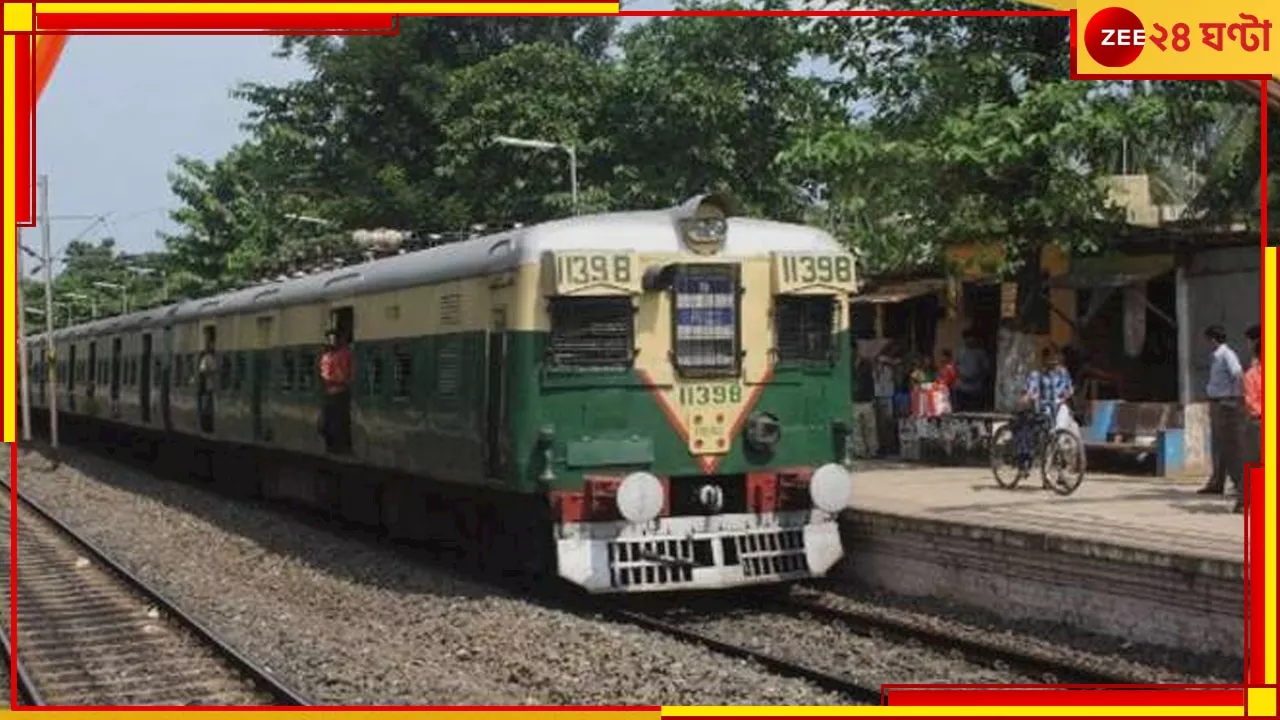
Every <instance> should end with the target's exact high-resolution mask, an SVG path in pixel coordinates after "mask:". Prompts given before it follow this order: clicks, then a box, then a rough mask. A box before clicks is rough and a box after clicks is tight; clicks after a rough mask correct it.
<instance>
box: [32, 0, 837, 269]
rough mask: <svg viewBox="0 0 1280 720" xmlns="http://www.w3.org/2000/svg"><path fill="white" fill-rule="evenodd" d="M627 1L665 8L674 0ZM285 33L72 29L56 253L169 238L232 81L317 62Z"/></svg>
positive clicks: (53, 113) (63, 91)
mask: <svg viewBox="0 0 1280 720" xmlns="http://www.w3.org/2000/svg"><path fill="white" fill-rule="evenodd" d="M626 6H627V9H635V10H640V9H643V10H656V9H669V8H670V7H671V3H670V2H669V1H667V0H634V1H629V2H627V3H626ZM623 22H624V25H630V24H632V23H634V22H637V20H635V19H625V20H624V21H623ZM277 44H278V40H277V39H276V38H272V37H249V36H241V37H236V36H225V37H216V36H183V37H177V36H174V37H163V36H152V37H122V36H91V35H84V36H76V37H73V38H71V39H70V40H69V41H68V42H67V45H66V49H65V50H64V51H63V55H62V58H61V60H60V61H59V62H58V66H57V67H56V68H55V70H54V73H53V77H52V79H51V80H50V81H49V85H48V86H47V87H46V88H45V91H44V94H43V95H42V96H41V98H40V102H39V105H38V107H37V109H36V113H37V115H36V166H37V172H38V173H43V174H47V175H48V176H49V209H50V214H51V215H52V216H53V217H54V218H55V220H54V221H53V222H52V223H51V226H52V239H53V250H54V254H55V255H59V254H61V252H62V250H63V249H64V248H65V247H66V245H67V243H68V242H70V241H71V240H74V239H77V238H81V239H85V240H96V239H100V238H103V237H114V238H115V239H116V242H117V245H118V247H119V248H120V249H121V250H123V251H125V252H144V251H148V250H158V249H160V248H161V247H162V242H161V240H160V239H159V238H158V237H157V232H158V231H161V230H165V229H170V230H171V229H173V224H172V223H171V222H170V221H169V220H168V216H167V211H168V210H170V209H172V208H174V207H175V206H176V201H175V199H174V197H173V195H172V194H171V193H170V191H169V182H168V179H167V175H168V173H169V171H170V170H171V169H173V167H174V160H175V158H176V157H177V156H178V155H186V156H190V157H195V158H200V159H203V160H210V161H212V160H215V159H217V158H218V157H220V156H221V155H223V154H224V153H225V152H226V151H227V150H229V149H230V148H231V147H232V146H233V145H235V144H236V143H237V142H240V141H241V140H243V139H244V137H245V135H244V133H243V132H242V131H241V130H240V123H241V122H242V121H243V120H244V119H245V114H246V112H247V111H248V109H249V108H248V105H247V104H246V103H243V102H241V101H238V100H234V99H232V98H231V97H230V91H231V89H232V88H233V87H235V85H237V84H238V83H240V82H242V81H254V82H260V83H268V84H280V83H285V82H288V81H290V80H294V79H299V78H301V77H304V76H305V75H306V72H307V70H306V66H305V64H303V63H301V62H299V61H294V60H287V59H281V58H276V57H273V56H272V51H273V50H274V49H275V48H276V47H277ZM809 69H812V68H809ZM804 70H805V69H803V68H802V72H803V71H804ZM59 215H103V216H106V217H107V221H106V222H99V223H93V222H90V221H78V220H65V221H60V220H57V219H56V218H57V217H58V216H59ZM24 232H27V233H31V234H32V235H34V234H35V232H37V231H35V230H26V231H24ZM24 242H26V243H27V244H28V245H31V244H32V243H33V242H35V238H34V237H31V238H28V239H26V240H25V241H24Z"/></svg>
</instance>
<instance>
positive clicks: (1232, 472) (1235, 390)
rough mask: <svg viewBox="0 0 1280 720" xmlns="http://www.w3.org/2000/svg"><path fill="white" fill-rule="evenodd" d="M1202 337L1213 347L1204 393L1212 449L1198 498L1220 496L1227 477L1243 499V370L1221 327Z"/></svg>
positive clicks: (1210, 327)
mask: <svg viewBox="0 0 1280 720" xmlns="http://www.w3.org/2000/svg"><path fill="white" fill-rule="evenodd" d="M1204 337H1205V339H1206V340H1207V341H1208V342H1209V345H1210V346H1211V347H1212V348H1213V351H1212V352H1211V353H1210V355H1209V382H1208V383H1207V384H1206V385H1205V394H1206V395H1207V396H1208V397H1209V427H1210V434H1211V435H1212V441H1213V447H1212V448H1211V454H1212V457H1213V475H1211V476H1210V477H1209V482H1208V483H1207V484H1206V485H1205V486H1204V487H1202V488H1200V490H1199V493H1200V494H1201V495H1221V494H1222V493H1223V492H1224V491H1225V490H1226V481H1227V476H1230V477H1231V482H1232V484H1233V485H1235V486H1236V490H1237V491H1238V492H1240V495H1241V497H1242V498H1243V496H1244V483H1243V473H1244V462H1243V459H1244V458H1243V456H1242V454H1241V452H1240V439H1241V435H1240V433H1241V427H1240V426H1241V412H1240V396H1241V394H1242V389H1243V388H1242V387H1241V385H1242V380H1243V378H1244V369H1243V368H1242V367H1240V357H1239V356H1238V355H1236V351H1235V350H1232V349H1231V347H1230V346H1229V345H1227V331H1226V330H1224V329H1223V327H1222V326H1221V325H1211V326H1209V328H1208V329H1207V330H1205V331H1204Z"/></svg>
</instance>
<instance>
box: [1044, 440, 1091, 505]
mask: <svg viewBox="0 0 1280 720" xmlns="http://www.w3.org/2000/svg"><path fill="white" fill-rule="evenodd" d="M1084 470H1085V459H1084V444H1083V443H1081V442H1080V438H1078V437H1076V436H1075V434H1074V433H1071V432H1069V431H1067V430H1054V431H1053V434H1052V435H1050V436H1049V445H1048V447H1047V448H1045V453H1044V460H1043V462H1042V463H1041V465H1040V474H1041V476H1042V477H1043V478H1044V482H1045V484H1046V485H1048V486H1049V487H1050V488H1051V489H1052V490H1053V491H1054V492H1055V493H1057V494H1059V495H1064V496H1065V495H1070V494H1071V493H1073V492H1075V491H1076V488H1078V487H1080V483H1082V482H1084Z"/></svg>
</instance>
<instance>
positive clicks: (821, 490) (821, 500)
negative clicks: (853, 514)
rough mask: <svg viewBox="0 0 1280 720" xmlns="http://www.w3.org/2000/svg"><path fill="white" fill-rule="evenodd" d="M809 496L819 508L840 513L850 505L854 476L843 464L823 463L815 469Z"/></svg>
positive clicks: (810, 481) (810, 483)
mask: <svg viewBox="0 0 1280 720" xmlns="http://www.w3.org/2000/svg"><path fill="white" fill-rule="evenodd" d="M809 497H810V498H811V499H812V500H813V505H814V507H816V508H818V509H819V510H823V511H825V512H829V513H838V512H840V511H841V510H844V509H845V508H847V507H849V500H851V499H852V498H853V476H852V475H850V474H849V471H848V470H846V469H845V468H844V466H843V465H837V464H836V463H828V464H826V465H823V466H822V467H820V468H818V469H817V470H814V471H813V477H812V478H811V479H810V480H809Z"/></svg>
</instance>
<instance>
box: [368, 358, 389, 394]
mask: <svg viewBox="0 0 1280 720" xmlns="http://www.w3.org/2000/svg"><path fill="white" fill-rule="evenodd" d="M385 377H386V369H385V368H384V367H383V365H382V348H380V347H371V348H369V395H370V396H371V397H375V398H380V397H382V391H383V387H384V385H385V382H386V381H385V379H384V378H385Z"/></svg>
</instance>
